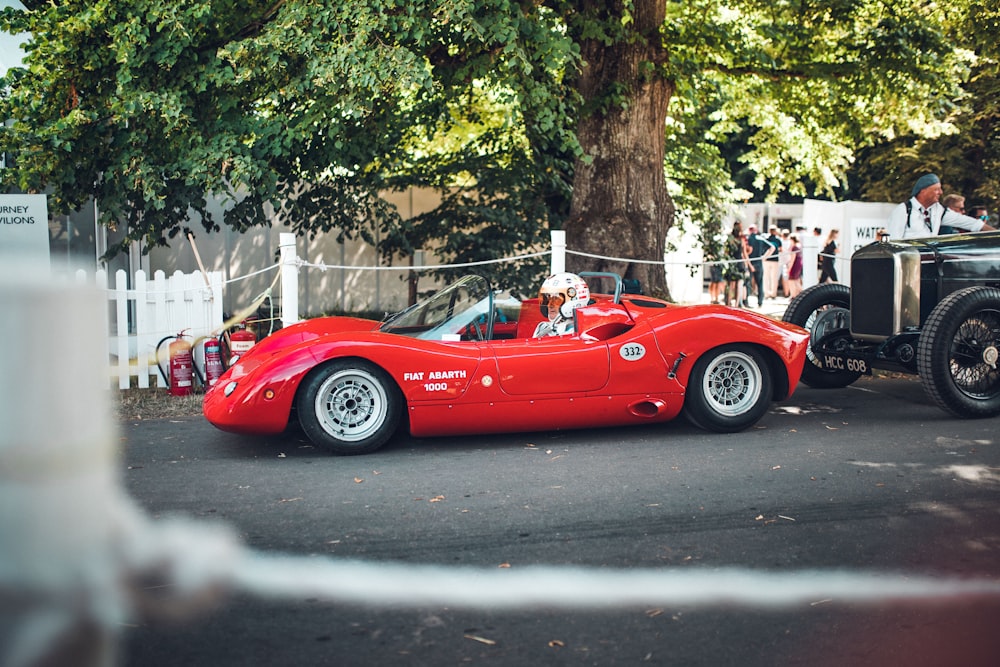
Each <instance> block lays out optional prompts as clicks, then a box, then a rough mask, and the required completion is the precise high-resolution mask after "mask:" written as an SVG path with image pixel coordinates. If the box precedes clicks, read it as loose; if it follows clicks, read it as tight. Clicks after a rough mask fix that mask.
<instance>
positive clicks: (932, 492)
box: [120, 378, 1000, 667]
mask: <svg viewBox="0 0 1000 667" xmlns="http://www.w3.org/2000/svg"><path fill="white" fill-rule="evenodd" d="M996 426H997V420H995V419H991V420H977V421H963V420H957V419H952V418H950V417H948V416H946V415H945V414H944V413H943V412H941V411H939V410H938V409H937V408H935V407H934V406H933V405H932V404H931V403H930V402H929V400H928V399H927V398H926V397H925V396H924V394H923V391H922V389H921V387H920V385H919V383H918V382H917V381H915V380H913V379H909V378H900V379H888V380H887V379H878V380H871V379H863V380H861V381H859V382H858V383H857V384H856V385H855V386H853V387H849V388H846V389H842V390H830V391H818V390H811V389H809V388H807V387H804V386H800V387H799V389H798V391H797V393H796V395H795V396H794V397H793V398H792V399H791V400H790V401H788V402H786V403H782V404H776V405H775V406H773V408H772V410H771V412H770V413H769V414H768V415H766V416H765V418H764V419H763V420H762V421H761V422H760V423H759V424H758V426H757V427H756V428H754V429H752V430H750V431H748V432H744V433H740V434H735V435H716V434H707V433H704V432H702V431H699V430H697V429H695V428H693V427H691V426H689V425H688V424H687V423H685V422H683V421H679V422H675V423H673V424H668V425H663V426H657V427H636V428H632V429H608V430H589V431H580V432H563V433H532V434H518V435H506V436H490V437H475V438H471V437H463V438H441V439H426V440H418V439H411V438H400V439H398V440H397V441H395V442H393V443H391V444H390V445H389V446H388V447H386V448H385V449H383V450H382V451H380V452H377V453H376V454H373V455H369V456H364V457H344V458H340V457H332V456H328V455H326V454H325V453H323V452H321V451H317V450H316V449H314V448H313V447H311V446H310V445H309V444H308V442H307V441H306V440H305V438H304V436H302V435H301V434H300V433H295V432H292V433H289V434H285V435H283V436H281V437H272V438H247V437H242V436H236V435H231V434H226V433H222V432H219V431H216V430H214V429H213V428H212V427H211V426H209V425H208V424H207V423H206V422H204V421H203V420H202V419H200V418H190V419H182V420H169V421H168V420H162V421H148V422H140V423H129V424H125V425H123V429H124V433H123V435H124V438H123V441H124V460H123V462H122V465H123V468H124V469H123V479H124V482H125V484H126V487H127V490H128V492H129V494H130V495H131V496H132V498H134V499H135V501H136V503H137V504H138V505H140V506H141V507H142V508H144V509H145V510H146V511H147V512H149V514H150V515H151V516H153V517H154V518H160V517H165V516H167V515H173V514H175V513H178V512H179V513H182V514H183V515H186V516H190V517H193V518H195V519H197V520H198V521H208V522H218V521H221V522H224V523H225V524H227V525H229V526H232V527H233V528H234V529H235V530H236V531H237V533H238V535H239V536H240V538H241V539H242V540H243V541H244V542H245V543H246V544H247V545H249V546H250V547H252V548H254V549H258V550H262V551H266V552H268V553H289V554H299V555H312V554H322V555H328V556H331V557H334V558H352V559H354V558H357V559H365V560H374V561H391V562H395V563H414V564H441V565H464V566H475V567H482V568H488V569H494V568H510V569H511V570H512V571H513V570H516V569H517V568H523V567H527V566H532V565H539V564H544V565H580V566H588V567H600V568H615V569H618V568H625V569H627V568H646V567H656V568H672V569H677V570H681V569H684V568H688V569H691V570H692V571H705V570H706V569H712V568H718V567H729V566H736V567H745V568H751V569H754V570H759V571H766V572H769V573H778V574H780V573H789V575H791V574H792V573H795V572H799V571H801V570H804V569H810V568H837V569H848V570H851V571H855V570H859V571H892V572H900V573H905V574H912V575H932V576H943V577H944V576H947V577H952V576H961V577H965V576H979V577H997V576H1000V560H998V554H1000V503H998V495H997V494H998V491H1000V444H998V443H997V439H996ZM998 622H1000V599H996V598H990V597H977V598H949V599H946V600H942V601H936V602H920V603H915V602H905V603H904V602H900V601H892V602H885V603H875V604H867V605H860V604H853V603H850V602H847V601H843V600H838V599H836V598H829V599H818V600H815V601H812V602H811V603H809V604H798V605H795V606H792V607H784V608H779V609H765V608H758V607H756V606H753V605H750V606H742V605H740V606H736V605H731V606H719V605H706V606H702V605H697V604H694V605H683V606H677V607H671V606H662V607H641V608H620V609H591V608H588V609H580V610H579V611H565V610H560V609H553V608H548V607H541V608H530V609H523V610H518V611H493V610H467V609H451V608H443V607H440V606H434V605H428V606H426V607H418V608H414V609H386V608H380V607H369V606H360V605H353V604H337V603H335V602H333V601H330V600H324V599H321V598H319V597H315V596H302V595H298V596H293V597H290V598H287V599H281V598H278V599H264V598H261V597H258V596H256V595H248V594H245V593H239V592H237V593H234V594H232V595H229V596H226V597H223V598H222V599H221V601H220V602H219V604H218V605H217V606H215V607H213V608H212V609H211V610H210V611H206V612H203V613H201V614H199V615H197V616H194V617H190V618H187V619H186V620H184V621H182V622H167V621H164V620H162V619H144V620H142V621H140V622H137V623H136V624H135V625H134V626H132V627H130V628H128V629H127V630H126V631H125V632H124V634H123V640H122V643H121V660H120V664H123V665H128V666H133V665H134V666H136V667H139V666H142V667H156V666H159V665H185V666H193V665H206V666H207V665H211V666H213V667H222V666H228V665H233V666H236V665H240V666H245V665H305V664H311V665H380V664H389V663H392V664H400V665H464V664H490V665H510V666H514V665H518V666H520V665H563V664H566V665H577V664H586V665H628V664H660V665H741V666H743V665H810V666H817V665H818V666H825V665H830V666H832V665H908V666H913V665H995V664H1000V633H998V632H997V627H998Z"/></svg>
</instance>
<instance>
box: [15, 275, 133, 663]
mask: <svg viewBox="0 0 1000 667" xmlns="http://www.w3.org/2000/svg"><path fill="white" fill-rule="evenodd" d="M3 268H6V267H3ZM20 268H22V269H24V271H23V272H22V273H19V274H9V275H4V274H2V269H0V312H3V314H4V316H5V317H8V318H10V320H9V321H10V322H16V323H17V326H11V327H8V328H7V331H6V336H7V340H6V341H5V343H4V345H3V346H0V396H3V397H4V398H3V400H2V401H0V424H3V428H2V429H0V470H2V471H3V474H2V475H0V535H2V536H3V539H0V618H4V619H6V620H5V622H4V623H3V626H4V627H3V628H2V629H0V664H5V665H11V664H17V665H32V666H34V665H42V664H70V663H73V664H77V665H82V666H87V667H105V666H107V667H110V665H111V664H112V659H113V657H114V654H113V648H114V638H115V634H116V631H117V628H118V627H119V625H120V623H121V621H122V618H121V617H122V616H123V611H124V610H123V609H122V608H121V606H120V605H122V604H123V603H124V600H123V599H122V598H121V597H114V596H102V595H101V591H99V590H98V589H103V588H105V587H107V586H108V584H111V583H112V582H116V581H118V579H117V577H116V576H115V575H116V573H115V572H113V571H112V570H111V568H110V567H109V565H110V564H111V563H113V562H114V559H115V558H116V557H117V554H118V551H116V550H115V545H114V544H113V541H114V539H115V538H114V536H115V534H116V533H115V531H116V529H118V528H120V525H117V524H116V522H115V519H116V518H118V517H119V516H120V512H119V511H118V509H117V503H118V500H119V495H118V494H116V493H114V492H115V491H116V490H117V488H116V487H115V485H114V480H115V479H116V478H117V477H118V475H119V474H120V471H121V463H120V461H119V459H118V458H117V456H116V455H115V448H114V447H115V443H116V442H117V437H116V433H115V429H114V425H113V422H112V420H111V415H110V409H109V406H108V401H109V395H108V392H107V391H106V390H105V388H106V387H107V384H108V382H107V381H108V377H107V344H106V342H105V340H104V339H103V338H102V336H101V329H100V326H101V325H100V320H101V318H102V316H101V315H100V314H101V313H104V312H107V300H106V298H105V297H104V295H103V294H101V293H99V292H98V291H97V289H95V288H89V289H86V288H84V287H82V286H77V285H73V286H64V285H55V284H53V283H51V282H49V280H48V277H47V275H46V274H47V273H48V269H47V267H46V268H45V270H44V271H41V270H37V269H35V270H33V269H30V268H29V267H27V266H22V267H20ZM65 322H72V323H73V335H72V336H66V335H65V327H64V326H63V323H65ZM121 363H123V364H125V365H126V366H127V365H128V359H127V358H126V359H124V360H123V361H122V362H121ZM55 379H58V380H57V381H53V380H55ZM98 387H101V389H98ZM76 633H78V634H76ZM74 636H75V639H74V641H72V642H66V641H65V640H66V639H67V638H69V637H74ZM74 645H77V646H79V647H80V648H81V649H82V650H81V651H79V652H77V653H75V654H72V655H71V654H70V651H68V650H67V648H68V647H71V646H74ZM60 647H62V648H61V649H60Z"/></svg>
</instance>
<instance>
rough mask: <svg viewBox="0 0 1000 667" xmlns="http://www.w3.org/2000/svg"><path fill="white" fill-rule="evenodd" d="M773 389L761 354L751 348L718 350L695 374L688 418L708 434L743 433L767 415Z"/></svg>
mask: <svg viewBox="0 0 1000 667" xmlns="http://www.w3.org/2000/svg"><path fill="white" fill-rule="evenodd" d="M771 386H772V380H771V371H770V368H769V367H768V365H767V362H766V361H765V360H764V357H763V355H762V354H761V353H760V352H759V351H757V350H756V349H754V348H752V347H750V346H748V345H728V346H724V347H720V348H716V349H714V350H711V351H709V352H708V353H706V354H704V355H702V356H701V358H699V359H698V361H697V362H695V365H694V368H693V369H692V370H691V378H690V380H689V381H688V386H687V394H686V395H685V397H684V414H685V415H686V416H687V418H688V420H689V421H691V422H692V423H693V424H694V425H695V426H698V427H700V428H703V429H705V430H706V431H715V432H717V433H735V432H736V431H742V430H743V429H745V428H749V427H750V426H753V425H754V424H756V423H757V422H758V421H759V420H760V418H761V417H763V416H764V413H766V412H767V408H768V406H769V405H770V403H771V393H772V389H771Z"/></svg>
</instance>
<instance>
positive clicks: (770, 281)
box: [764, 227, 781, 299]
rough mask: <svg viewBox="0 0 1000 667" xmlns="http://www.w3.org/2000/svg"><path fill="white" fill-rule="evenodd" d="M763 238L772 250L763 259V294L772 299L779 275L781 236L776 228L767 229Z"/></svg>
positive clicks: (775, 295) (776, 289)
mask: <svg viewBox="0 0 1000 667" xmlns="http://www.w3.org/2000/svg"><path fill="white" fill-rule="evenodd" d="M765 240H766V241H767V242H768V243H770V244H771V247H772V248H774V250H773V251H772V252H771V254H770V255H768V257H767V259H765V260H764V296H765V297H766V298H768V299H774V298H776V297H777V296H778V279H779V277H780V276H781V237H780V236H778V228H777V227H771V228H770V229H768V230H767V238H766V239H765Z"/></svg>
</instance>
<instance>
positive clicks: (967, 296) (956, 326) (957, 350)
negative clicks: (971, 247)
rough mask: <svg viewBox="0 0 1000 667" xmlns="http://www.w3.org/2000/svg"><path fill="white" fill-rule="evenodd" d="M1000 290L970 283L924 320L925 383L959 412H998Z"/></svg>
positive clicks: (920, 366)
mask: <svg viewBox="0 0 1000 667" xmlns="http://www.w3.org/2000/svg"><path fill="white" fill-rule="evenodd" d="M998 357H1000V290H998V289H997V288H994V287H969V288H966V289H964V290H959V291H958V292H953V293H952V294H949V295H948V296H947V297H945V298H944V299H943V300H942V301H941V302H940V303H939V304H938V305H937V307H935V308H934V310H933V311H932V312H931V314H930V316H929V317H928V318H927V322H926V323H925V324H924V329H923V332H922V333H921V336H920V342H919V345H918V347H917V370H918V371H919V372H920V379H921V382H923V385H924V389H925V390H926V391H927V393H928V394H929V395H930V396H931V397H932V398H933V399H934V401H935V402H936V403H937V404H938V405H939V406H940V407H941V408H943V409H944V410H946V411H948V412H950V413H951V414H953V415H955V416H957V417H992V416H995V415H997V414H1000V364H998V361H1000V360H998Z"/></svg>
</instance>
